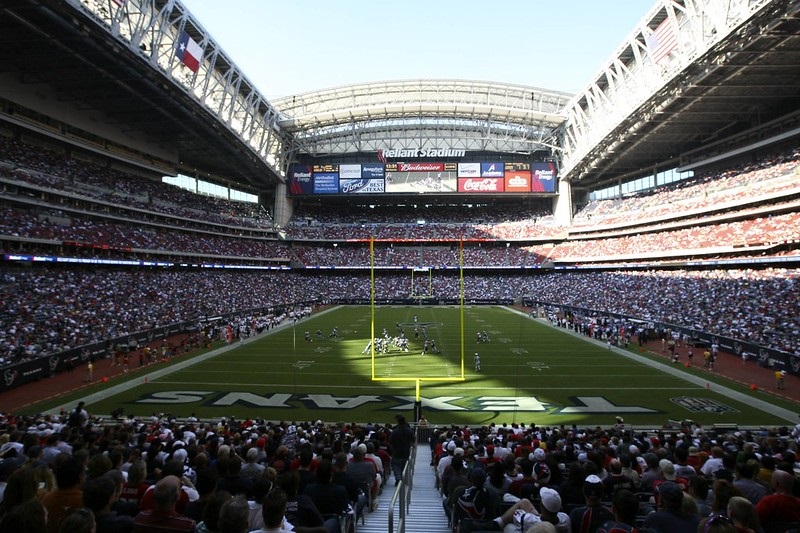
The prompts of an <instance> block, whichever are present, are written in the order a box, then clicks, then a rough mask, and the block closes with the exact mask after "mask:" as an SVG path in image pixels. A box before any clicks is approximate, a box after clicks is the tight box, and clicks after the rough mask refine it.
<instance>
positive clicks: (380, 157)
mask: <svg viewBox="0 0 800 533" xmlns="http://www.w3.org/2000/svg"><path fill="white" fill-rule="evenodd" d="M378 161H380V162H381V163H386V156H385V155H383V149H382V148H378Z"/></svg>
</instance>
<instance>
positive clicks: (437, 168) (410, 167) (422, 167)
mask: <svg viewBox="0 0 800 533" xmlns="http://www.w3.org/2000/svg"><path fill="white" fill-rule="evenodd" d="M397 171H398V172H444V163H397Z"/></svg>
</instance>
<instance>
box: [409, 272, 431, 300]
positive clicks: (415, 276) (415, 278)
mask: <svg viewBox="0 0 800 533" xmlns="http://www.w3.org/2000/svg"><path fill="white" fill-rule="evenodd" d="M410 296H411V298H414V299H418V300H421V299H425V298H433V269H432V268H430V267H414V268H412V269H411V294H410Z"/></svg>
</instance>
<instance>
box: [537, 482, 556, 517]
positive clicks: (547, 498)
mask: <svg viewBox="0 0 800 533" xmlns="http://www.w3.org/2000/svg"><path fill="white" fill-rule="evenodd" d="M539 498H541V500H542V507H544V508H545V509H547V510H548V511H550V512H551V513H557V512H559V511H560V510H561V496H559V495H558V492H556V491H555V490H554V489H551V488H549V487H543V488H542V489H541V490H540V491H539Z"/></svg>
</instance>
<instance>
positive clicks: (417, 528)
mask: <svg viewBox="0 0 800 533" xmlns="http://www.w3.org/2000/svg"><path fill="white" fill-rule="evenodd" d="M430 457H431V449H430V446H428V444H427V443H423V444H418V445H417V454H416V460H415V463H414V465H413V473H412V480H411V481H412V490H411V491H410V495H409V501H408V502H406V503H407V506H408V512H407V513H406V515H405V524H404V525H405V532H406V533H450V527H449V526H448V525H447V517H446V516H445V514H444V508H443V507H442V498H441V496H439V492H438V491H437V490H436V487H435V484H436V476H435V474H434V471H433V467H431V466H430ZM401 489H402V487H401ZM396 492H397V491H396V489H395V486H394V479H392V478H391V474H390V475H389V481H387V482H386V485H385V486H384V488H383V493H382V494H381V495H380V496H378V508H377V509H376V510H375V511H373V512H371V513H370V512H367V513H366V516H365V523H364V525H361V521H359V522H358V524H357V525H356V533H400V531H401V530H400V496H399V494H397V493H396ZM390 509H391V510H392V528H391V529H390V527H389V510H390Z"/></svg>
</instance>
